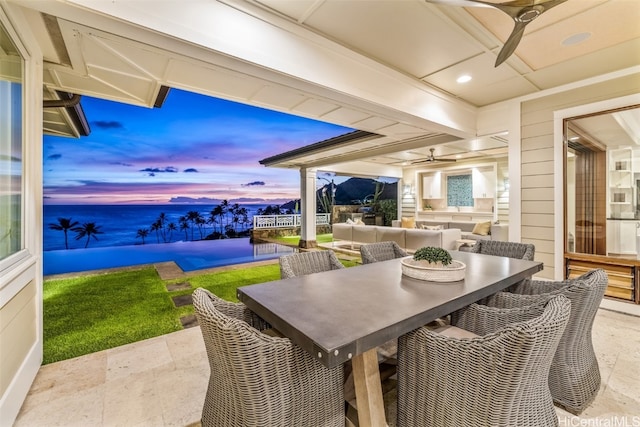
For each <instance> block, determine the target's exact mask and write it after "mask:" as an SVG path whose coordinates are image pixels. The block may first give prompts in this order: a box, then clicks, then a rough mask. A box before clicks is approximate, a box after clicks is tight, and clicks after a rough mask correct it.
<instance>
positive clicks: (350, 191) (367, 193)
mask: <svg viewBox="0 0 640 427" xmlns="http://www.w3.org/2000/svg"><path fill="white" fill-rule="evenodd" d="M376 182H377V181H375V180H373V179H368V178H349V179H348V180H346V181H345V182H343V183H342V184H338V185H337V187H338V188H337V190H336V204H337V205H351V204H354V203H352V202H353V201H356V200H358V201H360V202H363V201H364V200H365V198H368V199H371V198H373V195H374V194H375V192H376ZM397 194H398V183H393V184H384V188H383V190H382V194H380V196H379V197H378V200H384V199H393V200H396V197H397Z"/></svg>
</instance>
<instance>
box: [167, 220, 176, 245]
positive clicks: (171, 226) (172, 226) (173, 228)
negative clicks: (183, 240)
mask: <svg viewBox="0 0 640 427" xmlns="http://www.w3.org/2000/svg"><path fill="white" fill-rule="evenodd" d="M177 229H178V227H176V224H175V223H173V222H170V223H169V224H167V230H169V242H171V236H173V232H174V231H176V230H177Z"/></svg>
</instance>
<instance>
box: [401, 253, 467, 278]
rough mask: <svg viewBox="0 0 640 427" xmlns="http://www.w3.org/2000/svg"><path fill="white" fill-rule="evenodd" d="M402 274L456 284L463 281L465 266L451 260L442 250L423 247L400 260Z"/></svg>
mask: <svg viewBox="0 0 640 427" xmlns="http://www.w3.org/2000/svg"><path fill="white" fill-rule="evenodd" d="M401 265H402V274H404V275H406V276H409V277H413V278H414V279H420V280H427V281H430V282H457V281H459V280H462V279H464V273H465V269H466V267H467V266H466V265H465V264H464V263H463V262H461V261H458V260H454V259H452V258H451V254H450V253H449V252H448V251H447V250H446V249H442V248H437V247H434V246H425V247H423V248H420V249H418V250H417V251H416V252H415V253H414V254H413V256H408V257H405V258H403V259H402V260H401Z"/></svg>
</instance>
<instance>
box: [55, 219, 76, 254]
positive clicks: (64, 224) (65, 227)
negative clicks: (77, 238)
mask: <svg viewBox="0 0 640 427" xmlns="http://www.w3.org/2000/svg"><path fill="white" fill-rule="evenodd" d="M76 225H78V221H73V222H72V221H71V218H58V223H57V224H54V223H51V224H49V228H50V229H51V230H59V231H63V232H64V248H65V249H69V241H68V239H67V237H68V234H67V232H68V231H69V230H71V229H72V228H73V227H75V226H76Z"/></svg>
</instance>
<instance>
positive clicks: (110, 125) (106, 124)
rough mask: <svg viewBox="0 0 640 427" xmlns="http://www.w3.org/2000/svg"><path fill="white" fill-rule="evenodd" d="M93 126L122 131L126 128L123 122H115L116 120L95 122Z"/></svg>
mask: <svg viewBox="0 0 640 427" xmlns="http://www.w3.org/2000/svg"><path fill="white" fill-rule="evenodd" d="M91 124H92V125H94V126H95V127H97V128H100V129H122V128H124V126H123V125H122V123H121V122H118V121H115V120H109V121H107V120H95V121H93V122H91Z"/></svg>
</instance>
